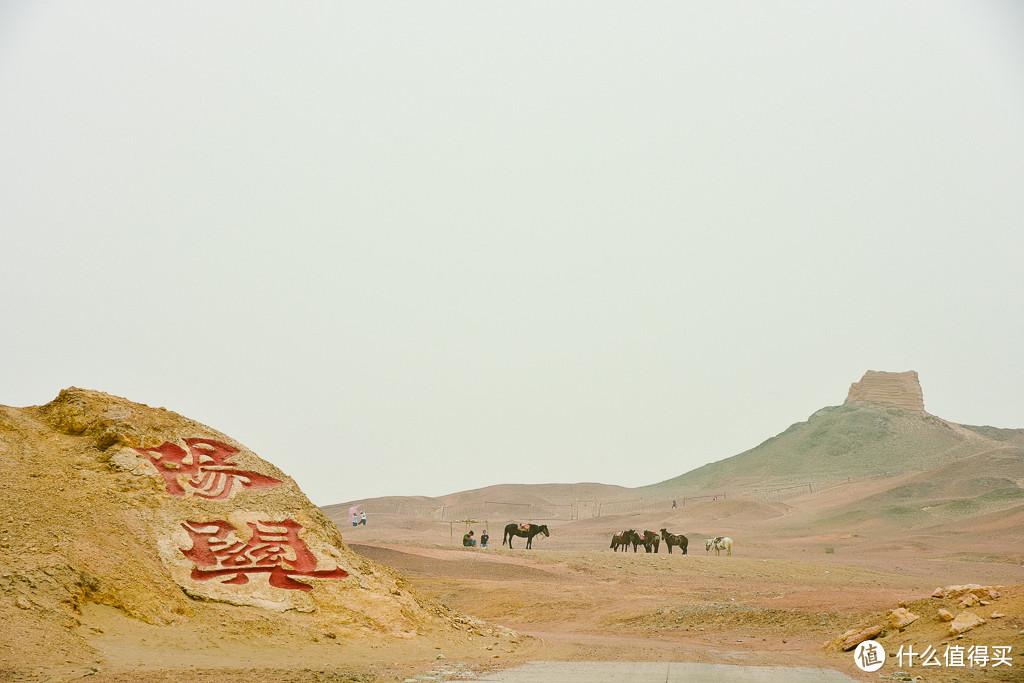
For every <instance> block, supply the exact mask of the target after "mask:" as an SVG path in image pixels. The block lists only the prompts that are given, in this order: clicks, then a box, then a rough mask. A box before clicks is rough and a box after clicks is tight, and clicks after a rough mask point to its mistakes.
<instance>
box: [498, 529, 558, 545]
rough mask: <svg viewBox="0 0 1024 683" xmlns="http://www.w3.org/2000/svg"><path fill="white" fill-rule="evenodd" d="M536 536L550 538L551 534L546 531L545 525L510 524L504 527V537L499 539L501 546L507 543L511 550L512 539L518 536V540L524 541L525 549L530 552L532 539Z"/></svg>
mask: <svg viewBox="0 0 1024 683" xmlns="http://www.w3.org/2000/svg"><path fill="white" fill-rule="evenodd" d="M537 534H544V535H545V536H550V535H551V532H550V531H548V525H547V524H516V523H515V522H512V523H511V524H507V525H505V535H504V536H503V537H502V539H501V544H502V545H505V542H506V541H508V547H509V549H511V548H512V537H513V536H519V537H520V538H525V539H526V549H527V550H530V549H531V548H532V547H533V537H534V536H536V535H537Z"/></svg>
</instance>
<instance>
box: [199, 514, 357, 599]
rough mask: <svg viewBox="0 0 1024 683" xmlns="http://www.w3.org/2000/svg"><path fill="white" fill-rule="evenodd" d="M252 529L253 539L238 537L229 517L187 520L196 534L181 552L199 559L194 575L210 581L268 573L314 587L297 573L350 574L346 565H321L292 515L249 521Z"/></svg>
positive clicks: (296, 586)
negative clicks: (289, 516)
mask: <svg viewBox="0 0 1024 683" xmlns="http://www.w3.org/2000/svg"><path fill="white" fill-rule="evenodd" d="M247 525H248V527H249V529H250V530H251V532H252V537H251V538H250V539H249V540H248V541H243V540H241V539H240V538H239V537H238V534H237V530H236V529H235V527H234V526H232V525H231V524H230V523H229V522H226V521H224V520H215V521H212V522H185V523H183V524H182V525H181V526H182V527H183V528H184V529H185V531H187V532H188V535H189V536H190V537H191V538H192V547H191V548H190V549H185V548H181V549H180V550H181V552H182V554H184V555H185V557H186V558H188V559H189V560H192V562H194V563H195V565H196V566H195V569H193V570H192V578H193V579H194V580H196V581H210V580H211V579H218V578H220V577H225V576H226V577H230V578H228V579H227V580H226V581H220V583H222V584H230V585H244V584H247V583H249V575H250V574H260V573H263V574H269V575H270V577H269V579H270V585H271V586H274V587H275V588H288V589H293V590H302V591H310V590H313V587H312V586H310V585H309V584H306V583H301V582H299V581H295V580H294V578H293V577H296V576H306V577H310V578H316V579H343V578H345V577H346V576H348V572H346V571H345V570H344V569H342V568H341V567H336V568H335V569H324V570H317V568H316V557H314V556H313V553H312V552H310V550H309V548H308V547H307V546H306V542H305V541H303V540H302V539H301V538H299V530H301V529H302V525H301V524H299V523H298V522H296V521H295V520H292V519H286V520H284V521H281V522H256V523H253V522H247Z"/></svg>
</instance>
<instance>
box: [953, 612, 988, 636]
mask: <svg viewBox="0 0 1024 683" xmlns="http://www.w3.org/2000/svg"><path fill="white" fill-rule="evenodd" d="M984 623H985V620H984V619H982V618H981V617H979V616H978V615H977V614H975V613H973V612H961V613H960V614H958V615H956V618H955V619H953V621H951V622H949V634H950V635H953V636H956V635H959V634H961V633H966V632H967V631H970V630H971V629H972V628H977V627H978V626H981V625H982V624H984Z"/></svg>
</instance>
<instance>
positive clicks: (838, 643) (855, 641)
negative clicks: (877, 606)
mask: <svg viewBox="0 0 1024 683" xmlns="http://www.w3.org/2000/svg"><path fill="white" fill-rule="evenodd" d="M884 628H885V626H884V625H883V624H875V625H874V626H868V627H867V628H863V629H860V630H857V629H850V630H849V631H847V632H846V633H844V634H843V635H841V636H839V637H838V638H836V639H835V640H834V641H832V642H831V643H828V644H826V647H827V646H830V645H834V646H835V647H838V648H839V649H840V650H844V651H845V650H852V649H853V648H855V647H857V646H858V645H860V644H861V643H863V642H864V641H865V640H868V639H869V638H874V637H875V636H877V635H878V634H879V633H881V632H882V630H883V629H884Z"/></svg>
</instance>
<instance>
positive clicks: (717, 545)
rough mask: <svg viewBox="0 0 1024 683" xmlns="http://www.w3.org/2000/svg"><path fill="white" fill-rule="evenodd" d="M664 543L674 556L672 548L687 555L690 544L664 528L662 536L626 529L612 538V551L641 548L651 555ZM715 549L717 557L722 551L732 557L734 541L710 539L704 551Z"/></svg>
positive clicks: (727, 538)
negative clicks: (631, 547)
mask: <svg viewBox="0 0 1024 683" xmlns="http://www.w3.org/2000/svg"><path fill="white" fill-rule="evenodd" d="M662 541H664V542H665V545H666V546H668V552H669V554H670V555H671V554H672V548H673V547H676V548H679V550H680V551H681V552H682V553H683V555H685V554H686V547H687V546H688V545H689V544H690V542H689V540H688V539H687V538H686V536H683V535H682V534H673V533H669V532H668V530H667V529H664V528H662V530H661V535H660V536H659V535H658V534H656V533H654V532H653V531H647V530H646V529H645V530H644V531H637V530H636V529H626V530H625V531H620V532H618V533H617V534H615V535H614V536H612V544H611V546H610V547H611V549H612V550H619V549H620V548H621V549H622V552H626V551H627V550H629V547H630V546H633V552H634V553H635V552H636V551H637V548H639V547H640V546H643V547H644V550H645V551H647V552H649V553H656V552H658V547H659V546H660V545H661V542H662ZM712 549H714V551H715V554H716V555H721V554H722V551H723V550H724V551H725V554H726V555H732V539H731V538H729V537H728V536H716V537H715V538H709V539H707V541H706V542H705V543H704V551H705V552H710V551H711V550H712Z"/></svg>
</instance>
